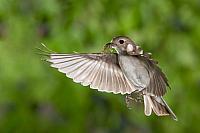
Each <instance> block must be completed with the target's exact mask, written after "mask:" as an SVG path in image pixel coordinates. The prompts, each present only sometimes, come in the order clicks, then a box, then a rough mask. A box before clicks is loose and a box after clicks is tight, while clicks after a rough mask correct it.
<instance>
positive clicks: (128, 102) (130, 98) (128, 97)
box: [125, 94, 134, 109]
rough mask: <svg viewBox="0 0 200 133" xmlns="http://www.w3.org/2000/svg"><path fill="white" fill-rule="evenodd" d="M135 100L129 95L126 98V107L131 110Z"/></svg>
mask: <svg viewBox="0 0 200 133" xmlns="http://www.w3.org/2000/svg"><path fill="white" fill-rule="evenodd" d="M133 101H134V99H133V98H132V97H131V94H127V95H126V97H125V102H126V106H127V108H128V109H131V108H132V107H131V105H132V103H133Z"/></svg>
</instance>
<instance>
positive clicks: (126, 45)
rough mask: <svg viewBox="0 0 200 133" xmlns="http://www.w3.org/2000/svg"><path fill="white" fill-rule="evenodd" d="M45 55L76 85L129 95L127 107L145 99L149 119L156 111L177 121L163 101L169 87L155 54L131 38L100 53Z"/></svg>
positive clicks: (118, 40)
mask: <svg viewBox="0 0 200 133" xmlns="http://www.w3.org/2000/svg"><path fill="white" fill-rule="evenodd" d="M46 48H47V47H46ZM40 50H41V49H40ZM42 52H43V55H46V56H48V58H46V59H45V60H46V61H48V62H50V63H51V67H54V68H57V69H58V71H59V72H62V73H64V74H66V76H67V77H69V78H71V79H73V81H74V82H76V83H80V84H82V85H83V86H89V87H90V88H92V89H97V90H98V91H102V92H112V93H114V94H122V95H125V96H126V101H127V104H128V103H129V101H130V100H136V101H137V99H140V98H142V101H143V102H144V113H145V115H146V116H150V115H151V113H152V111H153V112H154V113H155V114H156V115H157V116H167V115H169V116H171V117H172V118H173V119H174V120H177V117H176V115H175V114H174V113H173V111H172V110H171V109H170V107H169V106H168V105H167V103H166V102H165V100H164V99H163V96H164V95H165V94H166V92H167V87H169V84H168V80H167V78H166V76H165V74H164V73H163V72H162V71H161V69H160V68H159V67H158V65H157V64H158V62H156V61H154V60H153V59H152V58H151V54H150V53H146V52H144V51H143V50H142V49H141V47H140V46H138V45H137V44H136V43H135V42H134V41H132V40H131V39H130V38H128V37H126V36H118V37H114V38H113V39H112V40H111V42H109V43H107V44H106V45H105V46H104V50H103V51H102V52H100V53H71V54H59V53H55V52H53V51H50V50H49V49H48V51H44V50H42ZM135 94H136V95H137V96H136V98H135V97H134V95H135Z"/></svg>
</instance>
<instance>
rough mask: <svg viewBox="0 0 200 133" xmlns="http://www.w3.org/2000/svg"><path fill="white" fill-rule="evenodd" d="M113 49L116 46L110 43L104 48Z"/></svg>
mask: <svg viewBox="0 0 200 133" xmlns="http://www.w3.org/2000/svg"><path fill="white" fill-rule="evenodd" d="M115 47H116V45H115V44H114V43H112V42H109V43H107V44H106V45H105V48H115Z"/></svg>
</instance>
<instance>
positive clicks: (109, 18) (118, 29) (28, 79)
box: [0, 0, 200, 133]
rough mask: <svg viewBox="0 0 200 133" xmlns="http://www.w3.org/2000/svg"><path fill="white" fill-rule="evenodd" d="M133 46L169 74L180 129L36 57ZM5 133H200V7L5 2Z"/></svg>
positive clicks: (0, 120)
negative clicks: (130, 42) (40, 52)
mask: <svg viewBox="0 0 200 133" xmlns="http://www.w3.org/2000/svg"><path fill="white" fill-rule="evenodd" d="M116 35H127V36H129V37H130V38H132V39H134V40H135V42H137V43H138V44H139V45H141V46H142V48H143V49H144V50H145V51H148V52H152V53H153V57H154V58H155V59H156V60H158V61H159V65H160V66H161V67H162V69H163V71H164V72H165V73H166V74H167V76H168V78H169V82H170V84H171V88H172V89H171V90H169V91H168V93H167V95H166V96H165V99H166V101H167V102H168V104H169V106H170V107H171V108H172V109H173V110H174V112H175V113H176V115H177V117H178V119H179V121H178V122H176V121H173V120H172V119H171V118H169V117H157V116H155V115H151V116H150V117H146V116H145V115H144V113H143V105H142V104H141V105H135V106H134V107H133V109H132V110H128V109H127V108H126V105H125V102H124V97H123V96H121V95H114V94H106V93H101V92H97V91H96V90H91V89H89V88H88V87H82V86H81V85H79V84H75V83H73V82H72V80H71V79H68V78H66V77H65V75H64V74H61V73H59V72H57V70H55V69H53V68H50V67H49V65H48V64H47V63H45V62H43V61H41V60H40V57H39V56H37V55H36V54H35V47H38V46H40V43H44V44H46V45H47V46H48V47H49V48H50V49H53V50H55V51H57V52H73V51H78V52H98V51H101V50H102V48H103V45H104V44H105V43H107V42H109V41H110V40H111V39H112V37H114V36H116ZM0 53H1V55H0V132H2V133H3V132H12V133H13V132H26V133H31V132H71V133H78V132H90V133H107V132H120V133H121V132H123V133H130V132H136V133H137V132H138V133H142V132H145V133H146V132H162V133H168V132H172V133H173V132H177V133H178V132H193V133H195V132H200V127H199V123H200V115H199V111H200V106H199V101H200V96H199V94H200V70H199V69H200V60H199V58H200V1H199V0H157V1H153V0H144V1H141V0H115V1H111V0H99V1H97V0H96V1H95V0H94V1H92V0H82V1H81V0H0Z"/></svg>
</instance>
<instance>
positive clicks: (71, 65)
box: [47, 53, 135, 94]
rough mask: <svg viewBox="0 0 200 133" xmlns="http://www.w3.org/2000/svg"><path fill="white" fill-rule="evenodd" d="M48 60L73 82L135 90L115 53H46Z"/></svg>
mask: <svg viewBox="0 0 200 133" xmlns="http://www.w3.org/2000/svg"><path fill="white" fill-rule="evenodd" d="M48 56H49V59H47V61H48V62H50V63H51V66H52V67H54V68H57V69H58V71H60V72H62V73H65V74H66V76H67V77H69V78H72V79H73V81H74V82H76V83H81V84H82V85H84V86H88V85H89V86H90V88H93V89H97V90H99V91H105V92H113V93H115V94H117V93H121V94H130V93H131V92H133V91H135V88H134V86H132V84H131V83H130V82H129V80H128V79H127V78H126V76H125V75H124V74H123V72H122V70H121V69H120V67H119V65H118V61H117V55H116V54H103V53H95V54H78V53H74V54H48Z"/></svg>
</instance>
